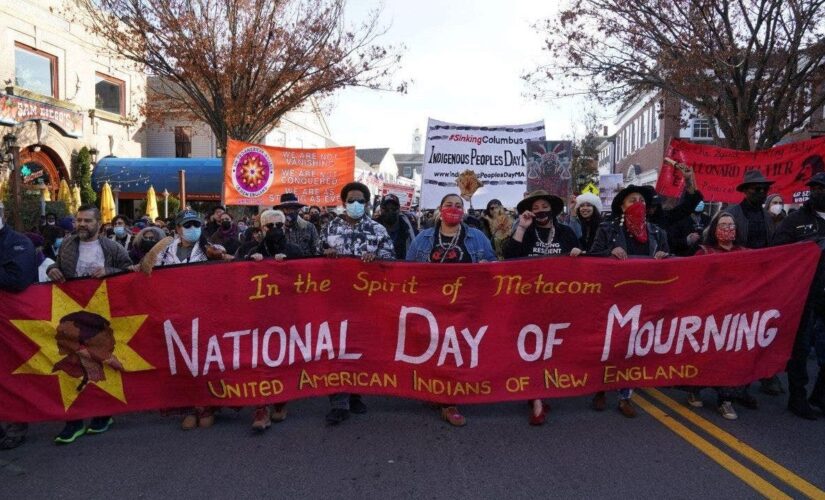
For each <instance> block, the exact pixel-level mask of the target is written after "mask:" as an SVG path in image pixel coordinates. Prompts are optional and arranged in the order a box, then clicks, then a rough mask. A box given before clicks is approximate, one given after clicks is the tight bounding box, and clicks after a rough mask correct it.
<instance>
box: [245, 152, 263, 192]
mask: <svg viewBox="0 0 825 500" xmlns="http://www.w3.org/2000/svg"><path fill="white" fill-rule="evenodd" d="M241 177H242V178H243V181H244V182H245V183H246V184H247V185H248V186H251V187H257V186H258V184H260V183H261V182H263V180H264V169H263V167H262V166H261V165H260V162H259V161H258V159H257V158H246V159H244V161H243V165H241Z"/></svg>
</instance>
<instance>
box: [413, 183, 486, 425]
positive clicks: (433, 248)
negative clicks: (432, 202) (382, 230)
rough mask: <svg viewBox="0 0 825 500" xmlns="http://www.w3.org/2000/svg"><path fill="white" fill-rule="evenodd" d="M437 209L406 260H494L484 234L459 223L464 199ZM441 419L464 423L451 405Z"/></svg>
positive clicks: (450, 199) (446, 199)
mask: <svg viewBox="0 0 825 500" xmlns="http://www.w3.org/2000/svg"><path fill="white" fill-rule="evenodd" d="M438 210H439V215H438V217H437V218H436V222H435V227H431V228H428V229H425V230H424V231H421V233H419V235H418V236H416V237H415V239H414V240H413V242H412V243H411V244H410V246H409V248H407V260H408V261H413V262H433V263H439V264H448V263H453V264H460V263H473V262H487V261H495V260H496V254H495V253H494V252H493V247H492V245H491V244H490V240H489V239H487V237H486V236H485V235H484V233H482V232H481V231H480V230H478V229H475V228H472V227H469V226H467V225H466V224H464V223H463V222H462V220H463V219H464V200H463V199H462V198H461V197H460V196H459V195H457V194H448V195H447V196H445V197H444V198H442V199H441V203H440V204H439V208H438ZM441 418H443V419H444V420H446V421H447V422H448V423H449V424H450V425H454V426H456V427H461V426H463V425H464V424H466V423H467V422H466V420H465V419H464V416H463V415H462V414H461V413H460V412H459V411H458V407H456V406H455V405H442V407H441Z"/></svg>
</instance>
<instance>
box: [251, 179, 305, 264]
mask: <svg viewBox="0 0 825 500" xmlns="http://www.w3.org/2000/svg"><path fill="white" fill-rule="evenodd" d="M305 206H306V205H304V204H303V203H300V202H299V201H298V197H297V196H296V195H295V193H284V194H282V195H281V202H280V203H279V204H278V205H275V210H281V211H283V213H284V215H285V216H286V220H285V221H284V222H285V223H284V234H285V235H286V240H287V241H288V242H290V243H292V244H293V245H296V246H298V247H299V248H300V249H301V252H302V253H303V255H306V256H313V255H316V254H317V246H318V230H317V229H316V227H315V225H313V224H312V223H311V222H309V221H306V220H304V219H303V217H300V214H299V211H300V210H301V209H302V208H303V207H305ZM261 225H263V223H262V224H261Z"/></svg>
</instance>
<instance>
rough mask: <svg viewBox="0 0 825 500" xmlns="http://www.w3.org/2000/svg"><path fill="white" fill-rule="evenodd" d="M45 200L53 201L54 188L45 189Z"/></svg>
mask: <svg viewBox="0 0 825 500" xmlns="http://www.w3.org/2000/svg"><path fill="white" fill-rule="evenodd" d="M43 201H52V190H51V189H44V190H43Z"/></svg>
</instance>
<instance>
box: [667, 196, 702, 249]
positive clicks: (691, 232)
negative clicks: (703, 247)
mask: <svg viewBox="0 0 825 500" xmlns="http://www.w3.org/2000/svg"><path fill="white" fill-rule="evenodd" d="M709 225H710V216H708V215H707V214H706V213H705V202H704V201H700V202H699V203H698V204H697V205H696V207H694V209H693V213H691V214H690V215H688V216H687V217H685V218H683V219H680V220H679V221H677V222H676V223H675V224H673V226H671V228H670V231H668V243H669V244H670V250H671V251H672V252H673V254H674V255H678V256H680V257H689V256H691V255H693V254H695V253H696V252H697V251H698V250H699V244H700V243H701V242H702V232H703V231H704V230H705V228H706V227H708V226H709Z"/></svg>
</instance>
